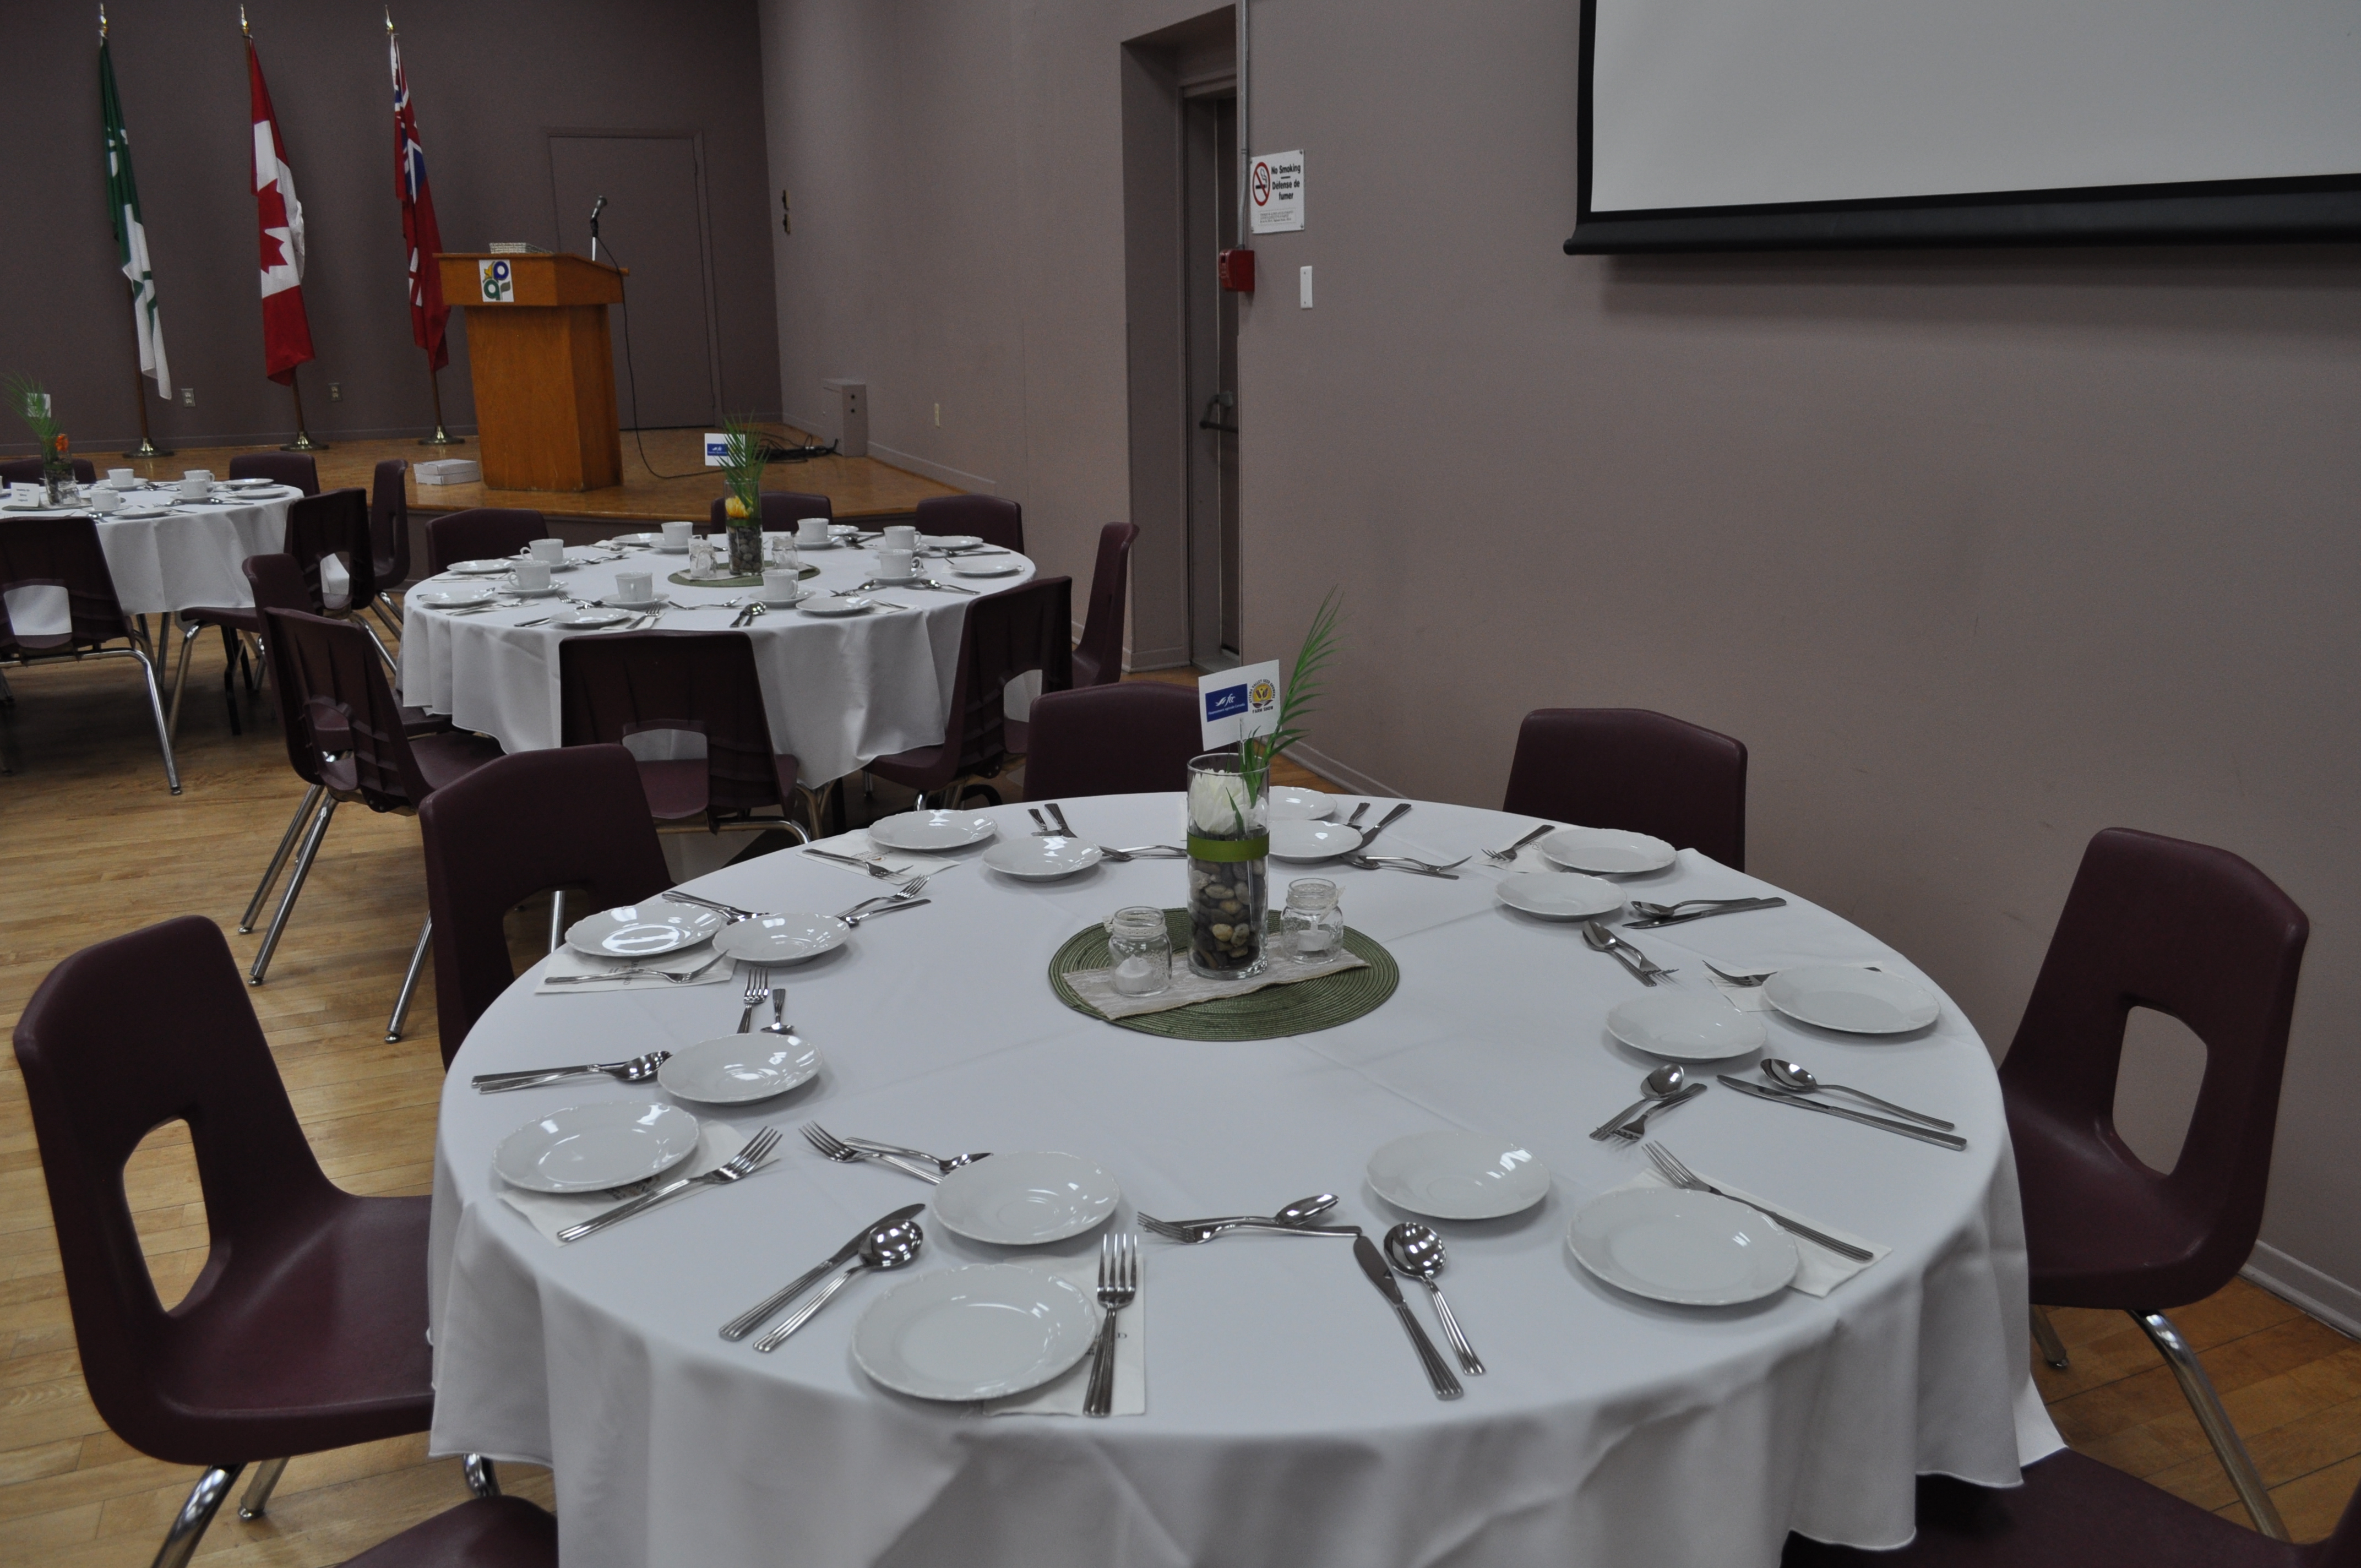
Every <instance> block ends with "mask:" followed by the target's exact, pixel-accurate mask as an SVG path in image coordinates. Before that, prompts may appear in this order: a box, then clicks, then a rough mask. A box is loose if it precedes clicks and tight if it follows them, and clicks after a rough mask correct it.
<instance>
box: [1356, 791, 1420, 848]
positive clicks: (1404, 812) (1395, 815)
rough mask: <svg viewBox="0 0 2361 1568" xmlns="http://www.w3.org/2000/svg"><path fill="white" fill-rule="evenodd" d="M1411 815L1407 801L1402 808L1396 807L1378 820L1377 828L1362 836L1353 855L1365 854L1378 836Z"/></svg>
mask: <svg viewBox="0 0 2361 1568" xmlns="http://www.w3.org/2000/svg"><path fill="white" fill-rule="evenodd" d="M1409 814H1410V802H1409V801H1406V800H1405V801H1403V802H1402V803H1401V804H1400V806H1395V807H1394V808H1393V809H1392V810H1391V811H1389V812H1387V813H1386V814H1385V816H1384V817H1380V818H1378V825H1377V826H1376V827H1375V828H1370V829H1369V830H1368V831H1367V832H1366V833H1364V834H1362V835H1361V841H1360V843H1359V844H1357V845H1356V846H1355V847H1354V850H1353V853H1355V854H1356V855H1357V854H1361V853H1363V852H1365V851H1366V850H1367V849H1368V847H1369V845H1370V843H1371V842H1372V841H1373V840H1374V839H1376V838H1377V836H1378V834H1380V833H1382V832H1384V831H1385V830H1386V829H1387V828H1390V827H1392V826H1393V825H1394V824H1395V823H1397V822H1399V821H1400V820H1401V819H1402V818H1403V817H1406V816H1408V815H1409Z"/></svg>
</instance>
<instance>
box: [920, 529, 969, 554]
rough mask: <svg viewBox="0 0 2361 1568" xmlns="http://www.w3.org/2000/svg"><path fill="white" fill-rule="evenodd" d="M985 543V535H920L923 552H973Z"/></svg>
mask: <svg viewBox="0 0 2361 1568" xmlns="http://www.w3.org/2000/svg"><path fill="white" fill-rule="evenodd" d="M981 543H983V535H981V534H975V533H921V534H920V535H918V548H919V549H921V550H972V549H974V548H975V547H976V546H977V545H979V544H981Z"/></svg>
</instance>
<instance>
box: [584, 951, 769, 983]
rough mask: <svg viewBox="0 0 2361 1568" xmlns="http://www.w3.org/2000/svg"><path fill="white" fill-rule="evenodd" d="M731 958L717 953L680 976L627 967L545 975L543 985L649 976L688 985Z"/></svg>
mask: <svg viewBox="0 0 2361 1568" xmlns="http://www.w3.org/2000/svg"><path fill="white" fill-rule="evenodd" d="M729 956H730V955H729V954H727V953H716V954H714V955H713V956H712V957H711V958H709V959H706V960H705V961H704V962H703V963H701V964H699V965H697V967H696V968H695V969H693V970H684V971H683V972H681V973H679V974H675V973H673V972H672V970H661V969H637V968H631V967H626V968H623V969H619V970H609V971H607V972H606V973H605V974H545V975H544V976H542V977H541V979H542V983H543V984H544V985H588V984H590V983H591V982H592V981H601V980H635V979H644V978H646V977H647V976H649V975H653V976H654V977H655V978H656V979H658V980H662V981H671V982H672V983H673V984H675V985H686V984H687V983H688V982H689V981H693V980H698V979H701V978H703V976H704V974H705V971H706V970H709V969H711V968H712V967H713V966H714V965H715V964H718V963H719V962H721V961H722V960H723V959H727V958H728V957H729Z"/></svg>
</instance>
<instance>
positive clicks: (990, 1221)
mask: <svg viewBox="0 0 2361 1568" xmlns="http://www.w3.org/2000/svg"><path fill="white" fill-rule="evenodd" d="M1121 1201H1123V1189H1122V1188H1120V1187H1118V1186H1116V1185H1115V1178H1114V1177H1112V1176H1110V1175H1108V1174H1107V1173H1106V1172H1105V1171H1104V1170H1103V1169H1101V1168H1099V1167H1098V1166H1096V1165H1094V1164H1093V1163H1092V1162H1091V1161H1089V1160H1086V1159H1084V1158H1083V1157H1082V1156H1080V1155H1071V1154H1053V1153H1049V1152H1046V1151H1045V1152H1041V1153H1035V1154H996V1155H994V1156H993V1157H991V1158H990V1159H980V1160H977V1161H976V1162H975V1163H974V1164H972V1165H963V1166H961V1167H960V1168H958V1169H957V1170H954V1171H952V1172H951V1173H950V1174H949V1175H948V1176H945V1177H944V1178H943V1180H942V1185H941V1186H939V1187H938V1188H936V1189H935V1218H936V1219H938V1220H940V1221H941V1222H942V1223H944V1225H946V1226H947V1227H949V1228H950V1229H951V1230H953V1231H956V1232H958V1233H959V1234H961V1235H963V1236H965V1237H967V1238H968V1240H970V1241H976V1242H990V1243H992V1244H993V1245H995V1246H1038V1245H1041V1244H1043V1243H1044V1242H1055V1241H1063V1240H1065V1238H1066V1237H1068V1236H1078V1235H1081V1234H1082V1233H1083V1232H1084V1231H1087V1230H1089V1229H1090V1228H1091V1227H1092V1226H1093V1225H1096V1224H1100V1223H1104V1221H1105V1219H1106V1217H1107V1216H1108V1215H1109V1214H1112V1213H1114V1212H1115V1205H1116V1204H1117V1203H1120V1202H1121Z"/></svg>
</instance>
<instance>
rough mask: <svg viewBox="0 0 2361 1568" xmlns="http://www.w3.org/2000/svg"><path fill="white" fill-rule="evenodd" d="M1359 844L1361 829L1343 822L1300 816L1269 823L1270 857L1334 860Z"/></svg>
mask: <svg viewBox="0 0 2361 1568" xmlns="http://www.w3.org/2000/svg"><path fill="white" fill-rule="evenodd" d="M1360 847H1361V830H1360V829H1359V828H1347V827H1345V825H1344V824H1343V823H1341V822H1314V821H1310V820H1308V819H1305V818H1302V817H1298V818H1295V819H1294V820H1292V821H1284V820H1283V821H1279V822H1274V823H1272V824H1271V825H1270V858H1271V859H1272V860H1275V861H1333V860H1334V859H1335V858H1336V857H1337V856H1339V855H1349V854H1351V853H1352V852H1353V851H1354V850H1357V849H1359V848H1360Z"/></svg>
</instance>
